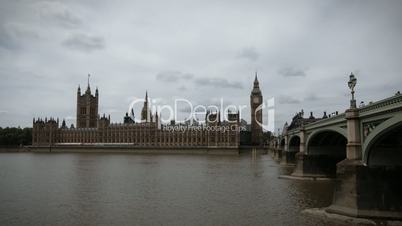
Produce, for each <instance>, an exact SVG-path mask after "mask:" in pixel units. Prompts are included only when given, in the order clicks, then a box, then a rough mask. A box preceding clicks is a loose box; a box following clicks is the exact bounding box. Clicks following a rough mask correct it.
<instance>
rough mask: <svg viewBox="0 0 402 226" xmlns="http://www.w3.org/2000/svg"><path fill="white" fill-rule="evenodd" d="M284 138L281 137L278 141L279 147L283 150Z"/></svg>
mask: <svg viewBox="0 0 402 226" xmlns="http://www.w3.org/2000/svg"><path fill="white" fill-rule="evenodd" d="M285 143H286V142H285V138H282V139H281V141H280V143H279V149H281V150H285Z"/></svg>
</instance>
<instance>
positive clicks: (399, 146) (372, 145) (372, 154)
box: [362, 114, 402, 166]
mask: <svg viewBox="0 0 402 226" xmlns="http://www.w3.org/2000/svg"><path fill="white" fill-rule="evenodd" d="M401 137H402V114H397V115H395V116H394V117H392V118H390V119H387V120H386V121H384V122H382V123H381V124H379V125H378V126H377V127H376V128H375V129H374V130H373V131H372V132H371V133H370V134H369V135H368V136H367V137H366V139H365V142H364V143H363V147H362V149H363V162H364V164H366V165H368V166H402V140H401Z"/></svg>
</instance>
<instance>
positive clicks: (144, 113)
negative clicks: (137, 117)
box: [141, 91, 150, 122]
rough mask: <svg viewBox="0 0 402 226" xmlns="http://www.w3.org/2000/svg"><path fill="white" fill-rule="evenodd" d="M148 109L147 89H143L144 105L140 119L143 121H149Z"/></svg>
mask: <svg viewBox="0 0 402 226" xmlns="http://www.w3.org/2000/svg"><path fill="white" fill-rule="evenodd" d="M149 118H150V117H149V109H148V91H145V99H144V106H143V107H142V111H141V120H142V121H144V122H148V121H149Z"/></svg>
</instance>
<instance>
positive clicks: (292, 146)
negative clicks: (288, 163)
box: [288, 135, 300, 152]
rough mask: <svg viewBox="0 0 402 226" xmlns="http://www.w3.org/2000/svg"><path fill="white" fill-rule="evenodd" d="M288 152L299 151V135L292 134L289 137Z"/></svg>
mask: <svg viewBox="0 0 402 226" xmlns="http://www.w3.org/2000/svg"><path fill="white" fill-rule="evenodd" d="M288 151H289V152H299V151H300V136H298V135H293V136H291V137H290V138H289V148H288Z"/></svg>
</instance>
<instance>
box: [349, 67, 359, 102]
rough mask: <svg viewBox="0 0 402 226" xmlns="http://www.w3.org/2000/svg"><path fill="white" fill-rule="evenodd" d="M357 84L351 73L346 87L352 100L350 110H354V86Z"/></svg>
mask: <svg viewBox="0 0 402 226" xmlns="http://www.w3.org/2000/svg"><path fill="white" fill-rule="evenodd" d="M356 83H357V79H356V77H355V75H354V74H353V73H350V75H349V82H348V86H349V89H350V90H351V93H352V99H351V100H350V108H356V100H355V86H356Z"/></svg>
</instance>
